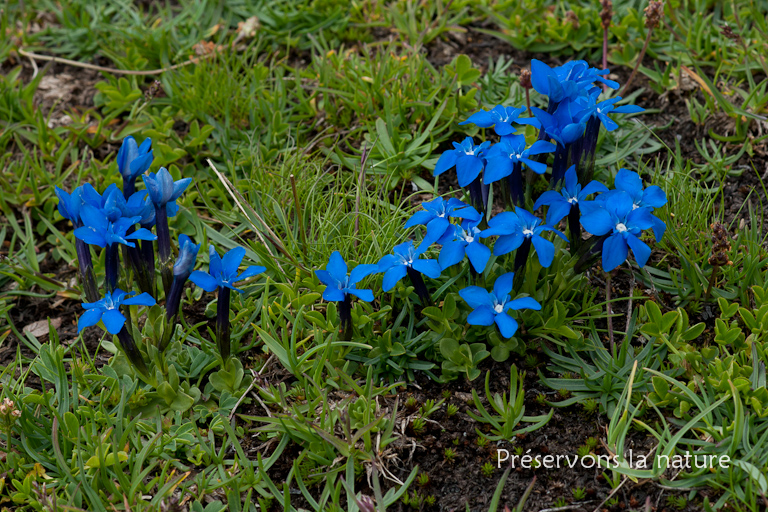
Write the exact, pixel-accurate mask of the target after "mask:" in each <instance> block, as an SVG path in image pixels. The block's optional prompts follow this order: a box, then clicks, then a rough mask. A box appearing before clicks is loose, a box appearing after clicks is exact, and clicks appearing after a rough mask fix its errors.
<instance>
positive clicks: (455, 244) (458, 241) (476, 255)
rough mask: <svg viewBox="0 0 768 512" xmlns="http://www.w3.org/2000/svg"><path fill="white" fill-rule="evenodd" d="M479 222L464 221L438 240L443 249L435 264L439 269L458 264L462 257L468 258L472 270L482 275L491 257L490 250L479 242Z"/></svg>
mask: <svg viewBox="0 0 768 512" xmlns="http://www.w3.org/2000/svg"><path fill="white" fill-rule="evenodd" d="M478 223H479V221H469V220H465V221H464V222H462V223H461V226H456V225H454V226H452V227H453V229H450V230H448V231H447V232H446V233H445V235H444V236H443V238H442V239H441V240H440V242H439V243H440V244H442V246H443V248H442V249H441V250H440V256H439V257H438V258H437V262H438V263H439V264H440V267H441V268H442V269H443V270H445V269H446V268H448V267H450V266H453V265H455V264H457V263H459V262H460V261H461V260H463V259H464V255H466V256H467V257H468V258H469V262H470V263H471V264H472V268H474V269H475V271H476V272H477V273H482V272H483V271H484V270H485V266H486V265H487V264H488V259H489V258H490V257H491V250H490V249H489V248H488V247H486V246H485V245H484V244H482V243H481V242H480V230H479V229H478V228H477V225H478Z"/></svg>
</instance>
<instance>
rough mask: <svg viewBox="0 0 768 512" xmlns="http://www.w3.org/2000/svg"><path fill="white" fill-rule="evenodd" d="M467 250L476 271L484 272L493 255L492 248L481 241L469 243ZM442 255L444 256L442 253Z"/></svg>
mask: <svg viewBox="0 0 768 512" xmlns="http://www.w3.org/2000/svg"><path fill="white" fill-rule="evenodd" d="M465 252H466V253H467V257H468V258H469V261H470V263H472V268H474V269H475V272H477V273H478V274H482V273H483V272H484V271H485V266H486V265H487V264H488V260H489V259H490V257H491V250H490V249H489V248H488V247H486V246H485V245H484V244H482V243H480V242H473V243H471V244H469V245H467V247H466V249H465ZM440 255H441V256H442V253H441V254H440Z"/></svg>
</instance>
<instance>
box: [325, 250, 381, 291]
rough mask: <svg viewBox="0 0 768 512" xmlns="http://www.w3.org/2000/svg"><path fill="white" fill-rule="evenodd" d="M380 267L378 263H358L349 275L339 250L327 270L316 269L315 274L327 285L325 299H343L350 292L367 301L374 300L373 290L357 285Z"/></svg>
mask: <svg viewBox="0 0 768 512" xmlns="http://www.w3.org/2000/svg"><path fill="white" fill-rule="evenodd" d="M378 268H379V267H378V265H358V266H356V267H355V268H354V269H353V270H352V272H351V273H350V274H349V275H347V264H346V262H344V258H342V256H341V254H340V253H339V251H333V254H331V257H330V258H329V259H328V264H327V265H326V266H325V270H315V275H317V277H318V279H320V282H321V283H323V284H324V285H325V286H326V288H325V291H324V292H323V299H325V300H327V301H329V302H331V301H343V300H345V299H346V297H347V295H349V294H351V295H354V296H356V297H359V298H360V299H362V300H364V301H365V302H372V301H373V292H372V291H371V290H359V289H357V288H356V287H355V285H356V284H357V283H359V282H360V281H362V280H363V279H364V278H366V277H367V276H369V275H371V274H373V273H375V272H376V271H377V270H378Z"/></svg>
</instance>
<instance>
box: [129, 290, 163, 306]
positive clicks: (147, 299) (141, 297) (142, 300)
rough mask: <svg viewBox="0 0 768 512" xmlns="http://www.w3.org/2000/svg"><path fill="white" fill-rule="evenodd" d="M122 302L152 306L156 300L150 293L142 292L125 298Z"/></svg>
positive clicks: (130, 304) (131, 304)
mask: <svg viewBox="0 0 768 512" xmlns="http://www.w3.org/2000/svg"><path fill="white" fill-rule="evenodd" d="M123 304H125V305H126V306H154V305H155V304H157V301H156V300H155V298H154V297H152V296H151V295H150V294H148V293H146V292H144V293H140V294H138V295H137V296H135V297H131V298H130V299H125V300H124V301H123Z"/></svg>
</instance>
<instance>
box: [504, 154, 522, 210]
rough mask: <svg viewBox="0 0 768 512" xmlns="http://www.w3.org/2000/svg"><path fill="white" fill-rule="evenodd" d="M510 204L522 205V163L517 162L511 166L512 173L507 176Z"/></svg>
mask: <svg viewBox="0 0 768 512" xmlns="http://www.w3.org/2000/svg"><path fill="white" fill-rule="evenodd" d="M507 187H508V188H509V200H510V206H523V204H524V201H525V190H524V188H523V164H522V163H521V162H517V163H515V164H514V165H513V166H512V173H511V174H510V175H509V176H508V177H507Z"/></svg>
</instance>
